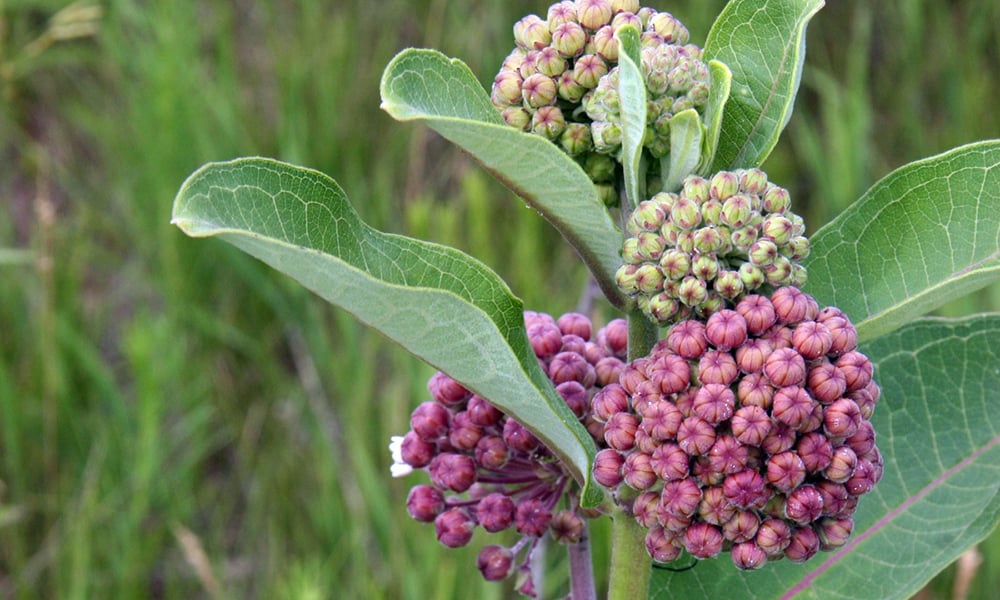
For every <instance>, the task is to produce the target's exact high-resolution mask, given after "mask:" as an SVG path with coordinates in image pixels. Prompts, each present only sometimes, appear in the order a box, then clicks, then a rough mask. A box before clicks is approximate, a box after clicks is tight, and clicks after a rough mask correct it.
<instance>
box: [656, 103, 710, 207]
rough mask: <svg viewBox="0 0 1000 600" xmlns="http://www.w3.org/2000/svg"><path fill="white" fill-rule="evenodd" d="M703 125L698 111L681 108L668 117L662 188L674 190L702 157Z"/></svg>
mask: <svg viewBox="0 0 1000 600" xmlns="http://www.w3.org/2000/svg"><path fill="white" fill-rule="evenodd" d="M704 129H705V126H704V125H702V123H701V117H699V116H698V111H696V110H695V109H693V108H689V109H687V110H683V111H681V112H679V113H677V114H676V115H674V116H673V117H671V118H670V153H669V154H667V155H666V156H664V157H663V160H662V162H661V164H662V165H663V167H661V170H660V173H663V174H664V175H663V189H664V190H668V191H671V192H673V191H676V190H679V189H680V187H681V182H682V181H684V178H685V177H687V176H688V175H690V174H691V172H692V171H694V169H695V167H697V166H698V161H700V160H701V157H702V148H703V146H702V140H703V137H702V135H703V133H704Z"/></svg>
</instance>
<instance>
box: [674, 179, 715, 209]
mask: <svg viewBox="0 0 1000 600" xmlns="http://www.w3.org/2000/svg"><path fill="white" fill-rule="evenodd" d="M683 186H684V187H683V188H682V189H681V196H683V197H684V198H687V199H689V200H692V201H694V203H695V204H698V205H702V204H704V203H705V202H706V201H707V200H708V199H709V198H710V197H711V194H710V192H709V189H710V186H709V182H708V180H707V179H705V178H704V177H698V176H697V175H689V176H687V177H686V178H685V179H684V183H683Z"/></svg>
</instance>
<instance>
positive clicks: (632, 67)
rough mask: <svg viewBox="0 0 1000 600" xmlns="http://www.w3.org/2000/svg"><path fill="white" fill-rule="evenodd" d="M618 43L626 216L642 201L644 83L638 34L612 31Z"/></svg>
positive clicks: (629, 29) (628, 27)
mask: <svg viewBox="0 0 1000 600" xmlns="http://www.w3.org/2000/svg"><path fill="white" fill-rule="evenodd" d="M615 40H616V42H617V44H618V101H619V104H620V106H621V116H622V169H623V170H624V172H625V196H626V197H627V198H628V204H629V205H628V207H627V210H625V211H624V212H626V213H629V212H632V210H633V209H634V208H635V207H636V206H638V205H639V203H640V202H642V201H643V200H645V198H644V196H645V195H646V194H645V192H644V191H643V190H644V188H645V187H646V186H645V179H646V177H645V174H644V173H640V171H641V170H642V154H643V152H642V149H643V140H645V139H646V80H645V78H644V77H643V76H642V69H641V67H640V66H639V65H640V64H641V63H640V62H639V31H638V30H637V29H636V28H635V27H632V26H631V25H626V26H623V27H619V28H618V30H617V31H615Z"/></svg>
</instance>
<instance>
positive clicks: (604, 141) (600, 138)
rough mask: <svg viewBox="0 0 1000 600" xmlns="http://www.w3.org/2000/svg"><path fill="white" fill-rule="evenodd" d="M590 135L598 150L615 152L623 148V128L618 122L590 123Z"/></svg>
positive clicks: (605, 152) (607, 152)
mask: <svg viewBox="0 0 1000 600" xmlns="http://www.w3.org/2000/svg"><path fill="white" fill-rule="evenodd" d="M590 135H591V137H592V138H593V140H594V149H595V150H597V151H598V152H602V153H604V154H613V153H615V152H617V151H618V149H619V148H621V145H622V130H621V128H620V127H619V126H618V124H617V123H611V122H609V121H595V122H593V123H591V124H590Z"/></svg>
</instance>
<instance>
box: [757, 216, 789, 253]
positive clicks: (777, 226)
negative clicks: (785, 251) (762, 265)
mask: <svg viewBox="0 0 1000 600" xmlns="http://www.w3.org/2000/svg"><path fill="white" fill-rule="evenodd" d="M792 229H793V227H792V222H791V221H789V220H788V219H786V218H785V217H784V216H783V215H781V214H780V213H772V214H769V215H767V216H766V217H764V221H763V222H762V223H761V228H760V232H761V235H763V236H764V237H766V238H768V239H770V240H773V241H774V243H775V244H777V245H778V246H784V245H785V244H787V243H788V242H789V240H791V239H792Z"/></svg>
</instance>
